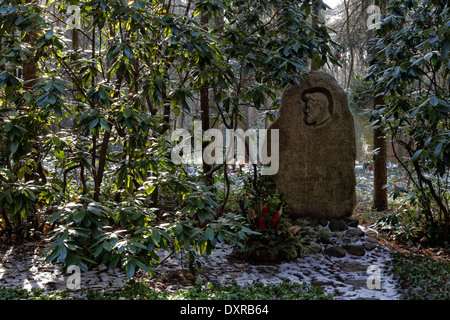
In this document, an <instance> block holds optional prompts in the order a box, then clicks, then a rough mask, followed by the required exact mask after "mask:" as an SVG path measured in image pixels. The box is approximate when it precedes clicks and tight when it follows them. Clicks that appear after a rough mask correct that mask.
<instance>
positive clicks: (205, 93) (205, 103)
mask: <svg viewBox="0 0 450 320" xmlns="http://www.w3.org/2000/svg"><path fill="white" fill-rule="evenodd" d="M200 24H201V25H202V26H203V27H204V28H206V25H207V24H208V17H207V16H206V14H205V12H204V11H202V13H201V18H200ZM200 110H201V120H202V132H203V133H205V132H206V130H208V129H209V127H210V121H209V88H208V86H207V85H206V84H204V85H202V87H201V88H200ZM206 146H207V143H206V142H203V143H202V152H203V150H205V147H206ZM210 170H211V165H209V164H207V163H206V162H205V161H203V173H204V174H205V183H206V184H208V185H211V184H212V182H213V178H212V175H206V173H207V172H209V171H210Z"/></svg>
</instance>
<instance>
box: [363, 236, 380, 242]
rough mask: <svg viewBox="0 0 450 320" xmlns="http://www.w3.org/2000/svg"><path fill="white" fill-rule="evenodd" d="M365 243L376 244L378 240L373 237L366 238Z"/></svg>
mask: <svg viewBox="0 0 450 320" xmlns="http://www.w3.org/2000/svg"><path fill="white" fill-rule="evenodd" d="M366 241H367V242H373V243H378V238H375V237H368V238H367V239H366Z"/></svg>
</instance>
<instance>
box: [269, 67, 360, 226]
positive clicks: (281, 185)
mask: <svg viewBox="0 0 450 320" xmlns="http://www.w3.org/2000/svg"><path fill="white" fill-rule="evenodd" d="M271 129H278V130H279V131H278V133H279V144H278V146H279V152H278V154H279V168H278V172H277V173H276V174H275V175H274V182H275V185H276V187H277V189H278V190H279V192H280V193H283V194H284V200H285V201H286V203H287V205H288V207H289V209H290V210H289V211H290V215H291V217H293V218H296V217H312V218H326V219H336V218H342V217H348V216H351V215H352V213H353V209H354V208H355V205H356V193H355V190H356V175H355V158H356V143H355V141H356V140H355V125H354V122H353V116H352V114H351V112H350V109H349V107H348V101H347V93H346V92H345V91H344V90H343V89H342V88H341V87H340V86H339V84H338V82H337V81H336V80H335V79H334V78H333V76H331V75H330V74H327V73H325V72H321V71H313V72H311V73H309V74H308V75H307V76H306V77H305V78H304V79H303V80H301V82H300V84H299V85H289V86H287V87H286V89H285V90H284V92H283V96H282V99H281V106H280V110H279V116H278V118H277V119H276V120H275V121H274V123H273V124H272V125H271V127H270V128H269V131H270V130H271ZM270 139H271V134H270V135H269V136H268V140H267V147H270V146H271V142H270ZM268 149H269V148H268ZM275 152H276V151H275ZM269 153H272V151H270V152H269Z"/></svg>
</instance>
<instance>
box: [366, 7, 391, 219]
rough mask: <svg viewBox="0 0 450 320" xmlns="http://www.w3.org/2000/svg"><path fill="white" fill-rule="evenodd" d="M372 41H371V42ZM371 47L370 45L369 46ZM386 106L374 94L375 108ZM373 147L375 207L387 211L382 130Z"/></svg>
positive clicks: (371, 35)
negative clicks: (374, 152)
mask: <svg viewBox="0 0 450 320" xmlns="http://www.w3.org/2000/svg"><path fill="white" fill-rule="evenodd" d="M375 4H376V5H380V1H375ZM368 33H369V39H374V38H375V37H374V33H373V30H369V32H368ZM369 41H370V40H369ZM372 41H373V40H372ZM369 46H370V45H369ZM373 46H374V45H373V44H372V47H369V49H368V53H369V55H370V56H372V57H373V56H374V55H375V54H376V51H375V50H374V49H373ZM383 104H384V96H383V95H380V94H379V92H374V99H373V107H374V109H376V108H377V107H376V106H377V105H383ZM373 147H374V149H375V150H376V151H377V155H376V156H375V157H374V160H373V174H374V177H373V207H374V209H375V210H377V211H383V210H385V209H387V206H388V201H387V189H386V188H385V186H386V184H387V168H386V138H385V134H384V133H383V131H382V129H381V128H375V129H374V131H373Z"/></svg>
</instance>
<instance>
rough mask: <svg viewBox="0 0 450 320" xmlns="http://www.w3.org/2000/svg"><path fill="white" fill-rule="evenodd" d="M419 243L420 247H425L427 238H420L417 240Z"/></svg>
mask: <svg viewBox="0 0 450 320" xmlns="http://www.w3.org/2000/svg"><path fill="white" fill-rule="evenodd" d="M419 243H420V244H421V245H423V246H426V245H427V244H428V238H427V237H426V236H424V237H422V238H421V239H420V240H419Z"/></svg>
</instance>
